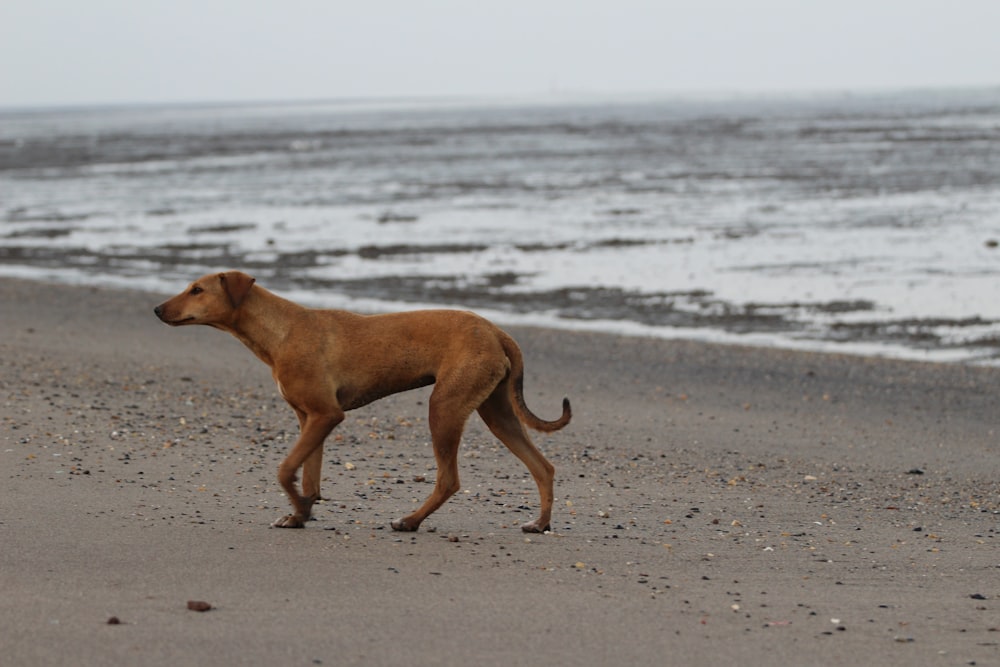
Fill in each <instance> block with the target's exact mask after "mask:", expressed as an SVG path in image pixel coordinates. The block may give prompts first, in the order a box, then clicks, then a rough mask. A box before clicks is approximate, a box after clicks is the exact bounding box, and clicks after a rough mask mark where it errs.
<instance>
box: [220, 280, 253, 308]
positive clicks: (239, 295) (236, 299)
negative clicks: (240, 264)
mask: <svg viewBox="0 0 1000 667" xmlns="http://www.w3.org/2000/svg"><path fill="white" fill-rule="evenodd" d="M219 281H220V282H222V289H224V290H225V291H226V294H227V295H228V296H229V301H230V302H231V303H232V304H233V308H239V307H240V304H241V303H243V299H245V298H247V294H249V293H250V288H251V287H253V284H254V282H255V279H254V277H253V276H248V275H247V274H245V273H243V272H242V271H227V272H225V273H220V274H219Z"/></svg>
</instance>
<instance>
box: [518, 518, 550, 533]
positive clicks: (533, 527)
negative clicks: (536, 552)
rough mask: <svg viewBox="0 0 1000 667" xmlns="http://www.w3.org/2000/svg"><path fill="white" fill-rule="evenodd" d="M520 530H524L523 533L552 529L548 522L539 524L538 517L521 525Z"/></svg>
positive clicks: (542, 531)
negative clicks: (542, 524)
mask: <svg viewBox="0 0 1000 667" xmlns="http://www.w3.org/2000/svg"><path fill="white" fill-rule="evenodd" d="M521 530H522V531H524V532H525V533H544V532H546V531H548V530H552V526H550V525H549V524H545V525H544V526H540V525H539V523H538V519H535V520H534V521H529V522H528V523H526V524H524V525H522V526H521Z"/></svg>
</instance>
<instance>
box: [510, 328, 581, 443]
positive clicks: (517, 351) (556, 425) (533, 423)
mask: <svg viewBox="0 0 1000 667" xmlns="http://www.w3.org/2000/svg"><path fill="white" fill-rule="evenodd" d="M500 333H501V336H500V342H501V344H502V345H503V351H504V354H506V355H507V359H509V360H510V393H511V398H512V399H513V403H514V409H515V410H516V411H517V416H518V418H520V420H521V422H522V423H524V425H525V426H528V427H529V428H533V429H534V430H536V431H541V432H542V433H552V432H553V431H558V430H559V429H561V428H562V427H563V426H566V424H568V423H569V420H570V419H571V418H572V417H573V410H572V409H571V408H570V406H569V399H568V398H564V399H563V402H562V415H561V416H560V417H559V419H555V420H553V421H546V420H544V419H542V418H541V417H539V416H538V415H536V414H535V413H534V412H532V411H531V409H530V408H529V407H528V406H527V404H526V403H525V402H524V357H522V356H521V348H519V347H518V346H517V343H516V342H515V341H514V339H513V338H511V337H510V336H508V335H507V334H506V333H504V332H502V331H501V332H500Z"/></svg>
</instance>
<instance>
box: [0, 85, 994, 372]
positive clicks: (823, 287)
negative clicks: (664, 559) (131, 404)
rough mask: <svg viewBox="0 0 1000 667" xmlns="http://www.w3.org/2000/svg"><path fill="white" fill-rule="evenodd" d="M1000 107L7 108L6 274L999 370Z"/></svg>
mask: <svg viewBox="0 0 1000 667" xmlns="http://www.w3.org/2000/svg"><path fill="white" fill-rule="evenodd" d="M998 139H1000V90H979V91H929V92H921V93H918V92H909V93H895V94H888V93H887V94H883V95H869V96H862V97H859V96H825V97H809V98H803V97H800V98H787V97H786V98H740V99H699V100H695V99H673V100H617V101H608V100H574V101H568V100H562V101H553V100H527V101H521V102H518V103H513V102H512V103H506V104H500V103H485V102H465V101H455V102H445V101H438V102H434V103H417V102H393V103H370V104H369V103H323V104H299V105H291V104H289V105H232V106H200V107H198V106H175V107H170V106H165V107H142V108H113V109H62V110H35V111H24V110H21V111H6V112H2V113H0V274H3V275H13V276H23V277H33V278H43V279H54V280H60V281H70V282H77V283H100V284H112V285H130V286H136V287H142V288H148V289H155V290H159V291H164V292H174V291H177V290H178V289H179V288H180V287H181V286H183V284H185V283H186V282H188V281H189V280H191V279H193V278H194V277H197V276H198V275H200V274H202V273H205V272H208V271H212V270H216V269H220V268H242V269H244V270H247V271H249V272H251V273H253V274H254V275H255V276H256V277H257V278H258V280H259V281H260V282H261V283H262V284H264V285H266V286H268V287H270V288H273V289H276V290H279V291H282V292H283V293H286V294H288V295H290V296H292V297H293V298H296V299H299V300H303V301H306V302H309V303H312V304H315V305H329V306H336V307H349V308H355V309H361V310H384V309H396V308H406V307H416V306H422V305H429V304H438V305H446V306H457V307H463V308H471V309H476V310H479V311H482V312H485V313H486V314H488V315H491V316H493V317H495V318H497V319H499V320H502V321H505V322H524V323H534V324H544V325H550V326H565V327H578V328H583V327H586V328H593V329H598V330H607V331H615V332H622V333H635V334H645V335H654V336H681V337H690V338H700V339H706V340H716V341H729V342H746V343H753V344H771V345H778V346H787V347H805V348H810V349H832V350H842V351H848V352H860V353H865V354H882V355H891V356H908V357H915V358H926V359H932V360H976V361H990V360H997V359H1000V298H998V297H1000V289H998V286H1000V248H998V247H997V241H998V240H1000V141H998Z"/></svg>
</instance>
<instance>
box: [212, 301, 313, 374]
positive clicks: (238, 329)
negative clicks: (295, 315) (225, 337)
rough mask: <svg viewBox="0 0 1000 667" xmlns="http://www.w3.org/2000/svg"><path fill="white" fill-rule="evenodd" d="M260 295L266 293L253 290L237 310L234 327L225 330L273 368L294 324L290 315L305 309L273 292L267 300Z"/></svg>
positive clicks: (232, 325)
mask: <svg viewBox="0 0 1000 667" xmlns="http://www.w3.org/2000/svg"><path fill="white" fill-rule="evenodd" d="M261 292H266V290H265V289H264V288H263V287H260V286H258V285H254V286H253V287H252V288H251V289H250V293H249V294H247V296H246V299H245V300H244V301H243V303H241V304H240V306H239V308H237V309H236V313H235V317H234V318H233V322H232V324H231V326H228V327H225V330H226V331H228V332H229V333H231V334H233V335H234V336H236V338H238V339H239V340H240V342H241V343H243V344H244V345H246V346H247V347H248V348H250V351H251V352H253V353H254V354H255V355H257V358H258V359H260V360H261V361H263V362H264V363H265V364H267V365H268V366H271V367H272V368H273V367H274V362H275V354H276V353H277V351H278V350H280V349H281V341H282V340H283V339H284V338H285V337H286V336H287V335H288V330H289V329H290V324H291V322H293V321H294V320H293V319H292V318H289V317H288V312H289V310H297V309H302V306H299V305H298V304H295V303H292V302H291V301H287V300H286V299H282V298H281V297H279V296H277V295H275V294H272V293H270V292H268V298H266V299H262V298H259V297H260V296H262V294H261Z"/></svg>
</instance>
